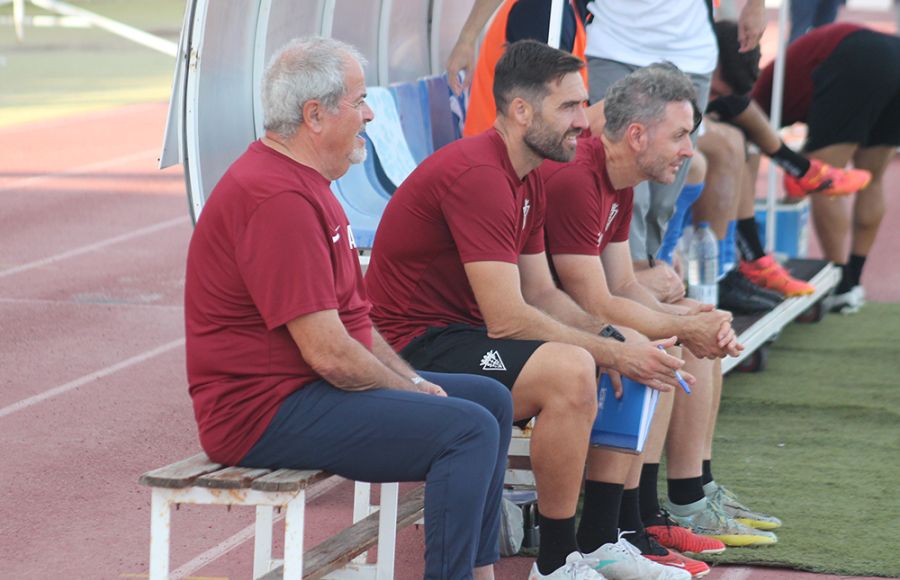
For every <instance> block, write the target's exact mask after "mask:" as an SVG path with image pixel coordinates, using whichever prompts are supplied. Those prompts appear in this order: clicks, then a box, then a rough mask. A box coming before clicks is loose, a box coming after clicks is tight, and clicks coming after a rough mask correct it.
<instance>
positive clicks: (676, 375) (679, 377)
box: [656, 344, 691, 395]
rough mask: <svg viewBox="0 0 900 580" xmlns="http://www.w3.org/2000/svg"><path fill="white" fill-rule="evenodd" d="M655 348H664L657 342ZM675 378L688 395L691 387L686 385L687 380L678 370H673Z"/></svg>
mask: <svg viewBox="0 0 900 580" xmlns="http://www.w3.org/2000/svg"><path fill="white" fill-rule="evenodd" d="M656 348H658V349H659V350H666V349H664V348H663V345H661V344H657V345H656ZM675 378H676V379H678V384H679V385H681V388H682V389H684V392H685V393H687V394H688V395H690V394H691V388H690V387H689V386H688V384H687V381H685V380H684V377H683V376H681V373H680V372H678V371H675Z"/></svg>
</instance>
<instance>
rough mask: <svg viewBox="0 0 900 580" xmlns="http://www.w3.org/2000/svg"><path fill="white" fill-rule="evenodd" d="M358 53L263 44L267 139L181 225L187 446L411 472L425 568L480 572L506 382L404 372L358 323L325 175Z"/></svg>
mask: <svg viewBox="0 0 900 580" xmlns="http://www.w3.org/2000/svg"><path fill="white" fill-rule="evenodd" d="M362 66H363V59H362V57H361V56H360V55H359V53H358V52H357V51H356V50H355V49H354V48H353V47H351V46H349V45H347V44H344V43H342V42H338V41H336V40H332V39H325V38H307V39H300V40H295V41H293V42H291V43H289V44H288V45H287V46H285V47H284V48H282V49H281V50H280V51H279V52H277V53H276V54H275V55H274V56H273V57H272V60H271V62H270V64H269V65H268V68H267V69H266V73H265V76H264V79H263V87H262V97H263V98H262V102H263V109H264V116H265V123H264V126H265V129H266V134H265V136H264V137H263V138H262V139H260V140H258V141H256V142H254V143H252V144H251V145H250V146H249V148H248V149H247V151H246V152H245V153H244V154H243V155H241V156H240V157H239V158H238V159H237V160H236V161H235V162H234V163H233V164H232V166H231V167H230V168H229V169H228V171H227V172H226V173H225V175H224V176H223V177H222V179H221V180H220V181H219V183H218V184H217V185H216V187H215V189H214V190H213V192H212V195H211V196H210V198H209V201H208V202H207V204H206V206H205V207H204V210H203V213H202V215H201V216H200V219H199V220H198V222H197V228H196V230H195V231H194V235H193V237H192V238H191V244H190V249H189V252H188V260H187V274H186V280H185V324H186V335H187V366H188V379H189V382H190V394H191V397H192V399H193V404H194V412H195V416H196V419H197V424H198V427H199V433H200V442H201V444H202V446H203V449H204V450H205V451H206V453H207V454H208V455H209V457H210V458H211V459H212V460H213V461H217V462H220V463H224V464H227V465H241V466H247V467H263V468H270V469H276V468H294V469H325V470H328V471H331V472H333V473H336V474H338V475H342V476H345V477H348V478H351V479H355V480H360V481H371V482H386V481H421V480H424V481H426V491H425V577H426V578H435V579H437V578H472V577H473V576H474V577H476V578H492V577H493V567H492V565H493V563H494V562H495V561H497V560H498V559H499V542H498V534H499V523H500V500H501V492H502V484H503V473H504V468H505V466H506V453H507V448H508V446H509V438H510V431H511V425H512V403H511V398H510V394H509V391H508V389H506V388H505V387H504V386H503V385H501V384H500V383H498V382H496V381H494V380H493V379H489V378H485V377H477V376H471V375H445V374H439V373H421V374H419V373H417V372H416V371H414V370H413V369H412V368H410V367H409V365H407V364H406V363H405V362H403V360H402V359H400V357H399V356H397V355H396V354H394V351H393V350H392V349H391V348H390V346H388V345H387V343H386V342H385V341H384V340H383V339H382V338H381V336H380V335H379V334H378V333H377V332H376V331H375V329H374V328H373V326H372V322H371V321H370V319H369V310H370V305H369V302H368V298H367V296H366V292H365V288H364V286H363V278H362V272H361V269H360V266H359V258H358V255H357V252H356V248H355V244H354V241H353V234H352V231H351V228H350V224H349V223H348V220H347V217H346V215H345V214H344V211H343V209H342V208H341V206H340V204H339V203H338V201H337V199H336V198H335V197H334V195H333V194H332V193H331V190H330V188H329V184H330V182H331V180H334V179H337V178H338V177H340V176H341V175H343V174H344V173H345V172H346V171H347V169H348V168H349V166H350V164H351V163H359V162H361V161H363V160H364V159H365V142H364V141H363V138H362V137H361V135H360V134H361V133H362V132H363V131H364V129H365V125H366V123H367V122H368V121H371V120H372V118H373V115H372V110H371V109H370V108H369V106H368V105H367V104H366V101H365V96H366V86H365V79H364V76H363V69H362ZM438 385H440V386H438Z"/></svg>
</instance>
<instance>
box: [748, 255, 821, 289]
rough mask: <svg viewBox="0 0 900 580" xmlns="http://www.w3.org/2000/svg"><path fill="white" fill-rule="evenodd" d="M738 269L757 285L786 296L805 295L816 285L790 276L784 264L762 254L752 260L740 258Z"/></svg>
mask: <svg viewBox="0 0 900 580" xmlns="http://www.w3.org/2000/svg"><path fill="white" fill-rule="evenodd" d="M738 269H739V270H740V271H741V274H743V275H744V277H745V278H747V279H748V280H750V281H751V282H753V283H754V284H756V285H757V286H762V287H763V288H768V289H770V290H774V291H776V292H779V293H781V294H783V295H785V296H787V297H788V298H790V297H791V296H806V295H807V294H812V293H813V292H815V291H816V287H815V286H813V285H812V284H810V283H809V282H804V281H803V280H798V279H797V278H794V277H793V276H791V275H790V273H789V272H788V271H787V270H785V268H784V266H782V265H781V264H779V263H778V262H776V261H775V258H773V257H772V256H763V257H762V258H759V259H756V260H753V261H752V262H745V261H744V260H741V265H740V266H738Z"/></svg>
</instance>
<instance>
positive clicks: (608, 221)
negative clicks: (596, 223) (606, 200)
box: [597, 202, 619, 247]
mask: <svg viewBox="0 0 900 580" xmlns="http://www.w3.org/2000/svg"><path fill="white" fill-rule="evenodd" d="M618 214H619V203H618V202H613V204H612V207H610V208H609V216H607V218H606V225H605V226H604V227H603V231H602V232H600V233H599V234H597V247H599V246H600V244H602V243H603V234H605V233H606V232H607V230H609V226H610V225H612V223H613V220H614V219H616V216H617V215H618Z"/></svg>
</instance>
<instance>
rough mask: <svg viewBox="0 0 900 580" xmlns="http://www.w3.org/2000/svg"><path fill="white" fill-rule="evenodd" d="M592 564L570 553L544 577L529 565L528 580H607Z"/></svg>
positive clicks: (535, 565) (578, 555)
mask: <svg viewBox="0 0 900 580" xmlns="http://www.w3.org/2000/svg"><path fill="white" fill-rule="evenodd" d="M592 564H593V562H591V561H590V560H588V559H587V558H586V557H585V556H583V555H582V554H581V553H579V552H572V553H571V554H569V555H568V556H566V564H565V566H562V567H560V568H557V569H556V570H554V571H553V572H551V573H550V574H548V575H546V576H544V575H543V574H541V573H540V572H539V571H538V567H537V562H535V563H534V564H532V565H531V574H529V575H528V580H541V579H542V578H548V579H550V580H607V578H606V576H604V575H603V574H601V573H599V572H596V571H595V570H594V568H593V565H592ZM688 577H690V576H688Z"/></svg>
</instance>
